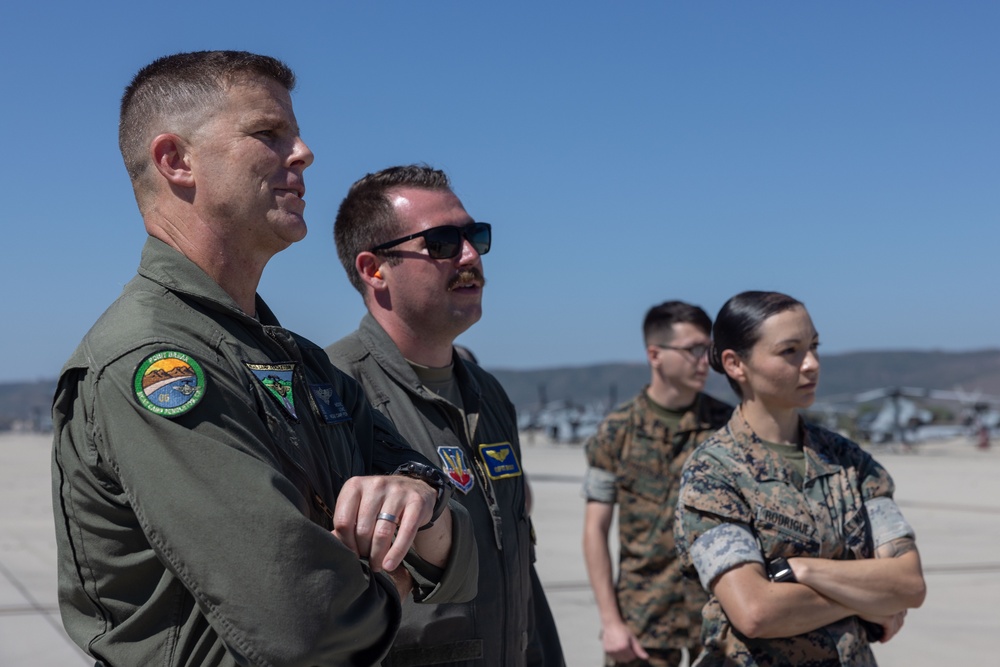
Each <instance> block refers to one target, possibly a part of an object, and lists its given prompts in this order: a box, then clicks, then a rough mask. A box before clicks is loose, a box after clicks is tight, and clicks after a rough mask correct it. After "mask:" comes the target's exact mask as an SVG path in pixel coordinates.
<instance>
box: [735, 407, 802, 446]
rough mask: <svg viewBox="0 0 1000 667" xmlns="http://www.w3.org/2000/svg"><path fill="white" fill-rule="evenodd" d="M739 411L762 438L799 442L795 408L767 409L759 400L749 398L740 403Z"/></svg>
mask: <svg viewBox="0 0 1000 667" xmlns="http://www.w3.org/2000/svg"><path fill="white" fill-rule="evenodd" d="M740 412H741V413H742V414H743V418H744V419H746V420H747V424H749V425H750V428H752V429H753V430H754V433H756V434H757V436H758V437H759V438H761V439H762V440H767V441H768V442H776V443H779V444H785V445H799V444H801V443H800V442H799V413H798V411H797V410H794V409H792V410H779V411H774V410H769V409H767V408H766V407H765V406H763V405H761V404H760V402H759V401H755V400H753V399H749V400H744V401H743V402H742V403H740Z"/></svg>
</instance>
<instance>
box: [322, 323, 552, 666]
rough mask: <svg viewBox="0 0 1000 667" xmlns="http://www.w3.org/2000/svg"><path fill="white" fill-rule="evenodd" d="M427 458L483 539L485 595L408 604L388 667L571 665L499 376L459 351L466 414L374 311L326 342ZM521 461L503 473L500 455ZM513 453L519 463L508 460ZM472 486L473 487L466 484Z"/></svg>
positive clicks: (511, 409)
mask: <svg viewBox="0 0 1000 667" xmlns="http://www.w3.org/2000/svg"><path fill="white" fill-rule="evenodd" d="M326 350H327V353H328V354H329V355H330V359H331V360H332V361H333V362H334V363H335V364H336V365H337V366H338V367H340V368H342V369H343V370H344V371H345V372H347V373H349V374H350V375H352V376H353V377H354V378H356V379H357V380H358V381H359V382H361V384H362V386H363V387H364V389H365V393H366V394H367V395H368V396H369V398H370V400H371V402H372V406H373V407H375V408H376V409H377V410H379V411H380V412H382V413H384V414H385V415H386V416H387V417H389V419H391V420H392V422H393V423H394V424H395V425H396V428H397V429H399V432H400V433H401V434H403V435H404V437H406V439H407V441H408V442H409V443H410V444H411V445H412V446H413V447H414V448H416V449H417V450H419V451H420V452H421V453H422V454H424V455H425V456H427V457H428V458H430V459H432V460H433V461H434V462H435V463H436V464H438V465H439V466H440V467H441V468H442V469H443V470H445V472H447V473H449V474H450V475H451V477H452V481H453V482H455V484H456V487H457V490H456V491H455V496H456V497H457V498H458V499H459V501H460V502H461V503H462V504H463V505H464V506H465V507H466V509H468V511H469V513H470V514H471V515H472V523H473V526H474V529H475V534H476V541H477V542H478V545H479V574H480V576H479V592H478V594H477V596H476V598H475V599H474V600H472V601H471V602H467V603H464V604H440V605H419V606H418V605H409V604H404V607H403V624H402V628H401V629H400V631H399V635H398V637H397V639H396V642H395V644H393V649H392V652H391V653H390V654H389V658H388V660H387V661H386V663H385V664H386V665H391V666H392V667H403V666H410V665H431V664H440V663H442V662H446V663H447V664H448V665H449V667H455V666H459V665H468V666H470V667H483V666H490V667H518V666H523V665H526V664H531V665H562V664H564V662H563V656H562V647H561V644H560V642H559V637H558V634H557V632H556V627H555V623H554V621H553V619H552V616H551V612H550V610H549V607H548V602H547V601H546V599H545V594H544V591H543V590H542V588H541V585H540V584H539V583H538V580H537V577H536V576H535V575H534V565H533V564H532V561H533V545H532V538H531V526H530V521H529V519H528V514H527V510H526V508H525V481H524V475H523V471H522V470H521V467H520V465H521V448H520V442H519V440H518V434H517V415H516V413H515V412H514V406H513V405H512V404H511V402H510V400H509V399H508V398H507V394H506V392H504V390H503V388H502V387H501V386H500V383H499V382H497V380H496V378H494V377H493V376H492V375H490V374H489V373H487V372H486V371H484V370H483V369H482V368H480V367H479V366H478V365H476V364H474V363H467V362H465V361H463V360H461V359H460V358H459V357H458V355H457V354H454V355H453V357H452V358H453V360H454V370H455V379H456V382H457V383H458V385H459V387H460V388H461V392H462V402H463V403H464V413H463V410H460V409H459V408H458V407H456V406H455V405H452V404H451V403H450V402H448V401H447V400H445V399H444V398H442V397H440V396H438V395H437V394H435V393H434V392H432V391H429V390H428V389H427V388H426V387H424V386H423V385H422V384H421V382H420V380H419V379H418V377H417V374H416V372H415V371H414V370H413V368H412V367H411V366H410V365H409V364H408V363H407V361H406V360H405V359H404V358H403V356H402V354H401V353H400V351H399V348H398V347H396V344H395V343H394V342H393V341H392V339H391V338H390V337H389V335H388V334H387V333H386V332H385V330H384V329H382V327H381V326H380V325H379V324H378V322H376V321H375V318H373V317H372V316H371V315H370V314H366V315H365V316H364V318H363V319H362V321H361V325H360V327H359V328H358V330H357V331H355V332H354V333H352V334H350V335H348V336H346V337H345V338H343V339H341V340H340V341H338V342H336V343H334V344H333V345H330V346H329V347H327V348H326ZM490 453H492V454H496V455H497V456H498V457H499V456H500V455H506V456H507V457H508V458H506V459H505V461H504V463H505V464H508V465H510V466H513V467H509V468H506V469H503V470H501V468H500V467H499V464H498V462H497V458H494V457H493V456H491V455H490ZM511 456H512V457H513V459H514V460H513V463H511V459H510V458H509V457H511ZM463 487H465V488H463Z"/></svg>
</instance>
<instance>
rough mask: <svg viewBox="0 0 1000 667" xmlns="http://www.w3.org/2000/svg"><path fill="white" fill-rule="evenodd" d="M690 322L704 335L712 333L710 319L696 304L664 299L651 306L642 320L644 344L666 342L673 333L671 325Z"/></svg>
mask: <svg viewBox="0 0 1000 667" xmlns="http://www.w3.org/2000/svg"><path fill="white" fill-rule="evenodd" d="M682 322H683V323H687V324H692V325H694V326H696V327H698V329H700V330H701V331H702V333H704V334H705V335H706V336H711V335H712V319H711V318H710V317H709V316H708V313H706V312H705V311H704V310H702V309H701V308H699V307H698V306H694V305H691V304H690V303H685V302H683V301H664V302H663V303H661V304H660V305H658V306H653V307H652V308H650V309H649V311H648V312H647V313H646V317H645V319H643V321H642V337H643V340H644V341H645V343H646V345H652V344H653V343H656V342H666V341H669V340H670V337H671V336H672V335H673V329H672V327H673V325H675V324H678V323H682Z"/></svg>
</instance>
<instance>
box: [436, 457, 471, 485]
mask: <svg viewBox="0 0 1000 667" xmlns="http://www.w3.org/2000/svg"><path fill="white" fill-rule="evenodd" d="M437 449H438V456H439V457H440V458H441V469H442V470H444V471H445V473H446V474H447V475H448V477H449V478H451V483H452V484H454V485H455V487H456V488H458V490H459V491H461V492H462V493H468V492H469V491H471V490H472V487H473V486H474V485H475V483H476V478H475V477H473V476H472V471H471V470H470V469H469V464H468V463H467V462H466V459H465V452H464V451H462V448H461V447H438V448H437Z"/></svg>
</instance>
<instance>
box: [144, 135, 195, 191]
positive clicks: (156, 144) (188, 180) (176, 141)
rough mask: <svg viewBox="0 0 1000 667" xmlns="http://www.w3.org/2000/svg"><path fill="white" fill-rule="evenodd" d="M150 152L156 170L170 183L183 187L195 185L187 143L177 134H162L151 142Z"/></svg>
mask: <svg viewBox="0 0 1000 667" xmlns="http://www.w3.org/2000/svg"><path fill="white" fill-rule="evenodd" d="M149 153H150V156H151V157H152V159H153V164H154V165H155V166H156V170H157V171H158V172H160V175H161V176H163V178H165V179H166V180H167V181H168V182H169V183H170V184H172V185H176V186H179V187H182V188H193V187H194V171H193V170H192V169H191V158H190V154H189V153H188V149H187V144H186V143H185V142H184V140H183V139H181V138H180V137H179V136H177V135H176V134H160V135H157V137H156V138H155V139H153V141H152V142H150V144H149Z"/></svg>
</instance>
